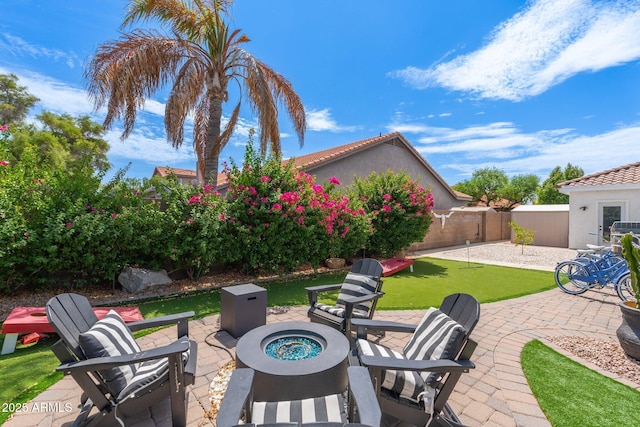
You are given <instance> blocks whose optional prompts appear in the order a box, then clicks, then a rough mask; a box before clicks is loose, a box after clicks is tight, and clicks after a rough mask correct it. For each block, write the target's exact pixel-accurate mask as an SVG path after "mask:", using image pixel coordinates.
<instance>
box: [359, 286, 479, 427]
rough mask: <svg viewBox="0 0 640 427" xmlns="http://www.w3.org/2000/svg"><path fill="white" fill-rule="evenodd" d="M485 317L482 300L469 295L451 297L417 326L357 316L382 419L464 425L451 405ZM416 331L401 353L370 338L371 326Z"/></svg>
mask: <svg viewBox="0 0 640 427" xmlns="http://www.w3.org/2000/svg"><path fill="white" fill-rule="evenodd" d="M479 318H480V304H479V303H478V301H477V300H476V299H475V298H474V297H472V296H471V295H467V294H453V295H449V296H447V297H446V298H445V299H444V300H443V302H442V305H441V307H440V309H439V310H437V309H433V308H431V309H429V310H427V312H426V314H425V315H424V317H423V319H422V321H421V322H420V323H419V324H418V325H406V324H401V323H396V322H382V321H374V320H365V319H353V327H354V328H355V330H356V337H357V342H356V350H355V351H354V352H355V353H356V357H354V358H353V360H351V362H352V363H359V364H361V365H362V366H366V367H367V368H368V369H369V373H370V374H371V376H372V379H373V383H374V384H376V395H377V396H378V399H379V401H380V406H381V408H382V412H383V414H384V415H383V424H385V425H387V424H389V425H406V424H410V425H414V426H426V425H429V426H458V427H460V426H463V424H462V423H461V421H460V419H459V418H458V417H457V415H456V414H455V413H454V412H453V410H452V409H451V407H450V406H449V405H448V403H447V400H448V399H449V396H450V395H451V392H452V391H453V389H454V387H455V385H456V383H457V382H458V380H459V378H460V376H461V375H462V373H465V372H469V370H470V369H473V368H475V365H474V364H473V362H471V360H470V358H471V355H472V354H473V351H474V350H475V348H476V346H477V343H476V342H475V341H473V340H472V339H470V338H469V335H470V334H471V331H473V328H474V327H475V325H476V324H477V323H478V320H479ZM378 330H383V331H394V332H406V333H411V334H412V336H411V338H410V340H409V341H408V342H407V344H406V345H405V346H404V348H403V350H402V352H398V351H394V350H392V349H389V348H387V347H385V346H383V345H380V344H376V343H374V342H371V341H368V340H367V332H368V331H378Z"/></svg>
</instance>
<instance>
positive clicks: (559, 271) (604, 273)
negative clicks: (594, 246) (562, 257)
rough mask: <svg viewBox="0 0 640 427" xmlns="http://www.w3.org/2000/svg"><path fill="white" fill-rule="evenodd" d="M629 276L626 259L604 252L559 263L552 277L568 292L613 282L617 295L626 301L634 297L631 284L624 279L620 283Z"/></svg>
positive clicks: (575, 293) (580, 290) (586, 289)
mask: <svg viewBox="0 0 640 427" xmlns="http://www.w3.org/2000/svg"><path fill="white" fill-rule="evenodd" d="M583 255H584V254H583ZM589 255H593V254H589ZM628 275H629V268H628V267H627V262H626V261H625V260H624V259H622V258H620V257H618V256H617V255H615V254H613V252H611V251H607V252H604V253H603V254H601V255H598V256H578V257H576V258H574V259H572V260H567V261H563V262H560V263H558V265H557V266H556V269H555V273H554V279H555V282H556V285H557V286H558V287H559V288H560V289H561V290H562V291H563V292H566V293H568V294H571V295H578V294H582V293H584V292H586V291H588V290H589V289H592V288H604V287H605V286H608V285H613V289H614V290H615V291H616V293H617V294H618V297H619V298H620V299H621V300H622V301H628V300H629V299H630V298H631V297H632V296H633V293H632V292H629V290H630V289H631V284H630V283H627V282H626V281H625V282H623V283H621V282H622V281H623V280H626V279H625V277H627V276H628Z"/></svg>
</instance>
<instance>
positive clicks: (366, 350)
mask: <svg viewBox="0 0 640 427" xmlns="http://www.w3.org/2000/svg"><path fill="white" fill-rule="evenodd" d="M357 346H358V349H359V352H360V354H363V355H365V356H382V357H390V358H394V359H406V358H405V357H404V355H402V354H401V353H398V352H397V351H394V350H391V349H390V348H388V347H385V346H383V345H380V344H375V343H372V342H370V341H367V340H363V339H359V340H358V342H357ZM383 375H384V381H383V382H382V384H381V385H380V386H381V387H382V388H386V389H387V390H392V391H394V392H395V393H397V394H399V395H401V396H403V397H406V398H408V399H411V400H413V401H415V402H417V396H418V394H420V392H421V391H423V390H424V380H423V379H422V377H421V376H420V375H419V373H418V372H415V371H396V370H393V369H389V370H386V371H384V372H383Z"/></svg>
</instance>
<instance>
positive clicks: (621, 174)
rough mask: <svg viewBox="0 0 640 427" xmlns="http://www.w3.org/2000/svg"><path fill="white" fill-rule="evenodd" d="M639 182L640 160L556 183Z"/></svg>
mask: <svg viewBox="0 0 640 427" xmlns="http://www.w3.org/2000/svg"><path fill="white" fill-rule="evenodd" d="M624 184H640V162H636V163H631V164H629V165H625V166H620V167H617V168H614V169H608V170H605V171H602V172H596V173H592V174H590V175H585V176H581V177H580V178H575V179H572V180H570V181H565V182H561V183H559V184H557V185H556V187H557V188H561V187H586V186H596V185H624Z"/></svg>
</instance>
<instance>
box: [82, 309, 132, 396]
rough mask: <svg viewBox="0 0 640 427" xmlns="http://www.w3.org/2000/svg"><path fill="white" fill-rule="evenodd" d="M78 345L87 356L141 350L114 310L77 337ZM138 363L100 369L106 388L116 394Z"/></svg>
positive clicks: (89, 357)
mask: <svg viewBox="0 0 640 427" xmlns="http://www.w3.org/2000/svg"><path fill="white" fill-rule="evenodd" d="M78 341H79V344H80V348H81V349H82V351H83V352H84V354H85V356H86V357H87V358H88V359H93V358H96V357H112V356H121V355H123V354H133V353H137V352H139V351H140V346H138V343H136V340H135V338H133V335H132V334H131V331H129V328H127V326H126V325H125V323H124V321H123V320H122V318H121V317H120V315H118V313H116V312H115V311H114V310H111V311H109V313H107V315H106V316H105V317H104V318H102V319H100V320H98V321H97V322H96V323H95V324H94V325H93V326H92V327H91V328H90V329H89V330H88V331H87V332H84V333H82V334H80V336H79V339H78ZM137 370H138V364H132V365H124V366H117V367H114V368H109V369H104V370H102V371H100V375H102V378H103V379H104V380H105V383H106V384H107V387H108V388H109V391H110V392H111V394H112V395H113V396H118V395H119V394H120V392H121V391H122V389H123V388H124V387H125V386H126V385H127V383H128V382H129V381H130V380H131V379H132V378H133V377H134V375H135V374H136V372H137Z"/></svg>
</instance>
